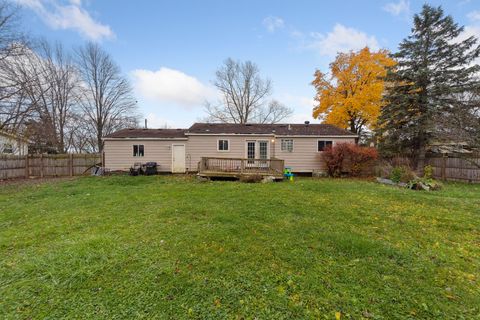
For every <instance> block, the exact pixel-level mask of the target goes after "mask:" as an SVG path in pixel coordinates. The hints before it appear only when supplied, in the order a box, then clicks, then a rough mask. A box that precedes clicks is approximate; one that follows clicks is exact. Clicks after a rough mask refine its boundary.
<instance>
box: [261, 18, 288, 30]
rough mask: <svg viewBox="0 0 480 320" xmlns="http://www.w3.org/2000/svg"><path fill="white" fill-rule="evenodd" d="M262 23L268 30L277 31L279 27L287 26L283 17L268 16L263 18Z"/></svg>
mask: <svg viewBox="0 0 480 320" xmlns="http://www.w3.org/2000/svg"><path fill="white" fill-rule="evenodd" d="M262 24H263V26H264V27H265V28H267V30H268V32H275V30H277V29H281V28H283V27H284V26H285V22H284V21H283V19H282V18H279V17H274V16H268V17H266V18H265V19H263V21H262Z"/></svg>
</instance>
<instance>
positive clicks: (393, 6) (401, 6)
mask: <svg viewBox="0 0 480 320" xmlns="http://www.w3.org/2000/svg"><path fill="white" fill-rule="evenodd" d="M383 10H385V11H387V12H388V13H390V14H392V15H394V16H399V15H401V14H409V13H410V1H407V0H400V1H398V2H389V3H387V4H386V5H385V6H384V7H383Z"/></svg>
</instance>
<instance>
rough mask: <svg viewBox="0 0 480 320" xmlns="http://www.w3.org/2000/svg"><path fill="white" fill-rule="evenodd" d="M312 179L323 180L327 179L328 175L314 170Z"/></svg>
mask: <svg viewBox="0 0 480 320" xmlns="http://www.w3.org/2000/svg"><path fill="white" fill-rule="evenodd" d="M312 177H314V178H325V177H328V173H326V172H325V171H319V170H315V171H313V172H312Z"/></svg>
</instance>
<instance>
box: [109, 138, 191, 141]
mask: <svg viewBox="0 0 480 320" xmlns="http://www.w3.org/2000/svg"><path fill="white" fill-rule="evenodd" d="M102 140H104V141H125V140H134V141H141V140H160V141H187V140H188V138H102Z"/></svg>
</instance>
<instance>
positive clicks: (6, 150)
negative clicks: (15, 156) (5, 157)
mask: <svg viewBox="0 0 480 320" xmlns="http://www.w3.org/2000/svg"><path fill="white" fill-rule="evenodd" d="M1 151H2V152H1V153H13V145H12V144H11V143H5V144H4V145H3V150H1Z"/></svg>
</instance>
